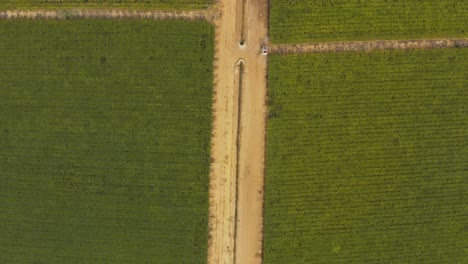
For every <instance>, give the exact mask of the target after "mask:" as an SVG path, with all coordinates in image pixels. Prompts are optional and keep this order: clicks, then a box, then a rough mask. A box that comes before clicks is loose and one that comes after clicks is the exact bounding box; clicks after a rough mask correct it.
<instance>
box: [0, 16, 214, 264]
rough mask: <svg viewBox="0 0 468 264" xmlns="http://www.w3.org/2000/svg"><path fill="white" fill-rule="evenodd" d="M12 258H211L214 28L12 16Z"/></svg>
mask: <svg viewBox="0 0 468 264" xmlns="http://www.w3.org/2000/svg"><path fill="white" fill-rule="evenodd" d="M0 54H1V58H2V63H1V64H0V72H1V74H0V160H1V169H0V252H1V254H0V263H205V262H206V256H207V243H208V186H209V166H210V153H209V150H210V149H209V146H210V133H211V105H212V80H213V77H212V75H213V69H212V59H213V28H212V27H211V25H209V24H208V23H206V22H184V21H171V22H152V21H143V20H141V21H131V20H118V21H117V20H116V21H110V20H64V21H56V20H36V21H32V20H3V21H0Z"/></svg>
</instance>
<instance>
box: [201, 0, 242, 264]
mask: <svg viewBox="0 0 468 264" xmlns="http://www.w3.org/2000/svg"><path fill="white" fill-rule="evenodd" d="M218 8H219V9H220V10H219V11H220V12H221V13H220V19H218V20H216V21H215V25H216V40H215V41H216V51H215V78H214V80H215V84H214V105H213V116H214V117H215V118H214V121H213V137H212V146H211V156H212V164H211V175H210V178H211V183H210V241H209V248H208V263H210V264H215V263H216V264H218V263H219V264H220V263H233V261H234V250H235V248H234V247H235V243H234V237H235V223H236V222H235V214H236V181H237V147H236V146H237V131H238V128H237V126H238V94H239V91H238V85H237V87H236V70H237V65H236V63H237V61H238V60H239V57H238V56H237V48H238V47H237V44H236V31H235V26H236V1H228V0H226V1H219V2H218Z"/></svg>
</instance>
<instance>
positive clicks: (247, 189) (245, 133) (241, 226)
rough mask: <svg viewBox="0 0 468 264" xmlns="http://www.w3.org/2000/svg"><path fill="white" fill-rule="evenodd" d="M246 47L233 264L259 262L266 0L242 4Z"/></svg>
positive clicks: (265, 63)
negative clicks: (262, 50)
mask: <svg viewBox="0 0 468 264" xmlns="http://www.w3.org/2000/svg"><path fill="white" fill-rule="evenodd" d="M244 10H245V12H246V13H245V15H244V20H245V26H246V28H244V34H245V36H246V39H245V40H246V47H245V49H241V50H240V52H239V53H240V56H241V57H242V58H243V59H244V60H245V62H246V66H245V74H244V85H243V86H242V98H241V109H240V111H241V120H240V124H241V125H240V142H239V160H238V171H239V174H238V177H239V178H238V201H237V232H236V235H237V236H236V255H235V263H238V264H254V263H258V264H260V263H262V246H263V245H262V242H263V232H262V230H263V190H264V172H265V170H264V164H265V128H266V126H265V122H266V105H265V103H266V91H267V82H266V76H267V59H266V57H265V56H262V55H261V54H260V50H261V46H262V45H264V44H266V43H265V42H266V38H267V28H268V25H267V15H268V14H267V10H268V1H266V0H247V1H246V6H245V7H244Z"/></svg>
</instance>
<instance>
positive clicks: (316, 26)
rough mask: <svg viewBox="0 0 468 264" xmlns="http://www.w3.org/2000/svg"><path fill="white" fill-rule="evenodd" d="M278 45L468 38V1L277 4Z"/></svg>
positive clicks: (273, 30) (285, 0) (274, 0)
mask: <svg viewBox="0 0 468 264" xmlns="http://www.w3.org/2000/svg"><path fill="white" fill-rule="evenodd" d="M270 5H271V7H270V8H271V12H270V36H271V39H272V41H273V42H275V43H303V42H318V41H338V40H339V41H342V40H373V39H420V38H443V37H446V38H453V37H467V36H468V31H467V28H468V1H459V0H444V1H440V0H422V1H421V0H405V1H390V0H389V1H387V0H365V1H362V0H361V1H360V0H334V1H331V0H325V1H324V0H271V1H270Z"/></svg>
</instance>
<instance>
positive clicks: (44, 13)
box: [0, 9, 217, 21]
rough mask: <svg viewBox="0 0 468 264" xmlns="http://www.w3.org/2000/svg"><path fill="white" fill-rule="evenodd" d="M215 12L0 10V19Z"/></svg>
mask: <svg viewBox="0 0 468 264" xmlns="http://www.w3.org/2000/svg"><path fill="white" fill-rule="evenodd" d="M216 17H217V13H216V12H214V11H212V10H197V11H131V10H105V9H76V10H34V11H31V10H8V11H2V12H0V19H18V18H28V19H66V18H112V19H115V18H132V19H154V20H165V19H179V20H202V19H205V20H208V21H213V20H214V19H216Z"/></svg>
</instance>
